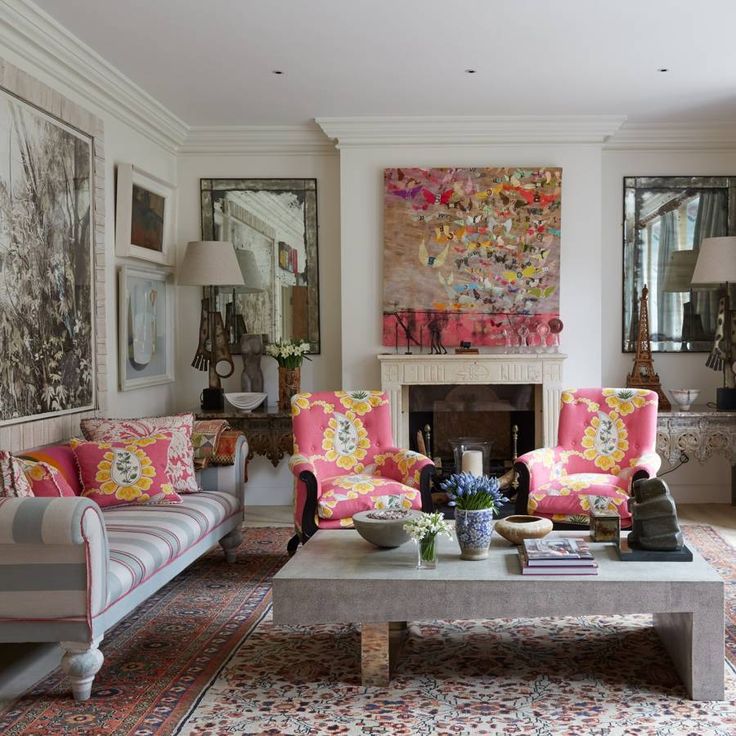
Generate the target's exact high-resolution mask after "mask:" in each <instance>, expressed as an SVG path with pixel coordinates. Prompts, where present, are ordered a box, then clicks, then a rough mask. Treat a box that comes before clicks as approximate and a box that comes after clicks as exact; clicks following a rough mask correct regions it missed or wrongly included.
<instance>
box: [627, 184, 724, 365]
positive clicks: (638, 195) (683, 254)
mask: <svg viewBox="0 0 736 736" xmlns="http://www.w3.org/2000/svg"><path fill="white" fill-rule="evenodd" d="M735 216H736V177H730V176H656V177H654V176H640V177H625V178H624V263H623V351H624V352H627V353H630V352H635V350H636V342H637V335H638V329H639V325H638V303H639V297H640V296H641V292H642V289H643V287H644V286H645V285H646V286H647V287H649V333H650V334H649V337H650V341H651V347H652V350H653V351H657V352H683V351H687V352H707V351H710V349H711V348H712V347H713V340H714V336H715V329H716V321H717V317H718V298H719V294H718V291H717V290H715V289H704V288H702V287H698V288H697V289H693V288H692V287H691V285H690V280H691V277H692V273H693V270H694V268H695V262H696V260H697V257H698V249H699V247H700V243H701V241H702V240H703V239H704V238H710V237H716V236H719V235H732V234H734V233H736V227H735V223H734V217H735ZM732 298H733V295H732Z"/></svg>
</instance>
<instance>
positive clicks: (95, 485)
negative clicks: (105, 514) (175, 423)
mask: <svg viewBox="0 0 736 736" xmlns="http://www.w3.org/2000/svg"><path fill="white" fill-rule="evenodd" d="M171 438H172V436H171V435H170V434H166V433H161V434H155V435H151V436H150V437H140V438H131V439H127V440H120V441H117V442H83V441H81V440H76V439H74V440H72V441H71V446H72V449H73V450H74V454H75V456H76V458H77V463H79V473H80V476H81V478H82V486H83V488H84V491H83V492H82V495H83V496H86V497H87V498H90V499H92V500H93V501H95V502H96V503H97V504H99V505H100V506H101V507H102V508H107V507H110V506H121V505H123V504H144V503H180V502H181V498H180V497H179V495H178V494H177V493H176V492H175V491H174V488H173V485H172V483H171V478H170V477H169V474H168V470H167V465H168V457H169V446H170V445H171Z"/></svg>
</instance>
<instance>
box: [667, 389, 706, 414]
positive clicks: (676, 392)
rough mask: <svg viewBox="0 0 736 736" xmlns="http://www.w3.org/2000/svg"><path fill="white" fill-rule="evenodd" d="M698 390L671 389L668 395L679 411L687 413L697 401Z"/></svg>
mask: <svg viewBox="0 0 736 736" xmlns="http://www.w3.org/2000/svg"><path fill="white" fill-rule="evenodd" d="M699 393H700V389H698V388H671V389H670V395H671V396H672V398H673V399H674V401H675V404H677V408H678V409H679V410H680V411H688V410H689V409H690V407H691V406H692V405H693V404H694V403H695V402H696V401H697V399H698V394H699Z"/></svg>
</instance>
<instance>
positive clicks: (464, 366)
mask: <svg viewBox="0 0 736 736" xmlns="http://www.w3.org/2000/svg"><path fill="white" fill-rule="evenodd" d="M566 357H567V356H566V355H563V354H562V353H481V354H477V355H395V354H385V355H379V356H378V360H379V361H380V362H381V387H382V388H383V390H384V391H388V393H389V398H390V400H391V422H392V428H393V434H394V441H395V442H396V443H397V445H398V446H399V447H409V387H410V386H431V385H442V384H447V385H455V384H483V385H489V384H490V385H493V384H533V385H534V386H535V387H537V391H536V395H537V397H538V398H540V399H541V400H540V401H537V402H536V407H535V411H536V413H537V421H536V425H537V428H538V429H539V438H538V440H539V443H540V445H543V446H545V447H551V446H553V445H554V444H555V443H556V441H557V417H558V414H559V410H560V394H561V392H562V363H563V361H564V360H565V358H566Z"/></svg>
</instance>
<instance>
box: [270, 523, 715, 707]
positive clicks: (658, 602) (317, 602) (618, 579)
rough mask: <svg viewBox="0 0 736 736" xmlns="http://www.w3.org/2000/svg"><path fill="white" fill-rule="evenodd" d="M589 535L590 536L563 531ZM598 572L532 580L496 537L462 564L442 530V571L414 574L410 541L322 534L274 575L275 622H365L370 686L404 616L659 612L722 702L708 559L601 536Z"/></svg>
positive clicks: (687, 669) (697, 674)
mask: <svg viewBox="0 0 736 736" xmlns="http://www.w3.org/2000/svg"><path fill="white" fill-rule="evenodd" d="M563 534H567V535H569V536H578V537H579V536H581V534H580V533H575V532H567V533H563ZM591 548H592V550H593V553H594V555H595V558H596V560H597V561H598V565H599V574H598V575H597V576H595V577H593V576H570V577H543V576H539V577H537V576H522V575H521V574H520V573H519V560H518V555H517V553H516V549H515V548H514V547H511V546H509V544H508V543H507V542H506V541H504V540H502V539H500V538H498V537H497V536H494V541H493V542H492V544H491V550H490V554H489V558H488V559H487V560H482V561H476V562H468V561H463V560H460V556H459V555H460V552H459V549H458V548H457V542H455V541H453V540H448V539H446V538H440V541H439V563H438V566H437V569H436V570H416V569H415V567H414V565H415V564H416V550H415V548H414V545H413V544H411V543H409V544H405V545H403V546H402V547H398V548H396V549H378V548H376V547H373V546H372V545H371V544H369V543H368V542H366V541H365V540H364V539H362V538H361V537H360V536H359V535H358V533H357V532H355V531H351V530H322V531H319V532H317V533H316V534H315V536H314V537H312V539H310V540H309V542H308V543H307V544H306V545H305V546H304V547H303V548H301V549H300V550H299V551H298V553H297V554H296V555H295V556H294V557H293V558H292V559H291V560H290V561H289V562H288V563H287V564H286V565H285V566H284V567H283V568H282V569H281V570H280V571H279V572H278V573H277V574H276V576H275V577H274V579H273V619H274V623H276V624H287V625H309V624H325V623H359V624H360V625H361V639H362V641H361V658H362V659H361V666H362V680H363V684H364V685H377V686H386V685H387V684H388V682H389V677H390V668H391V666H392V660H393V656H392V654H393V653H394V652H393V650H394V647H392V646H391V644H392V643H397V642H398V641H399V640H400V639H401V632H402V629H403V628H404V627H405V624H404V623H403V622H406V621H426V620H435V619H444V620H453V619H493V618H535V617H542V616H545V617H546V616H588V615H591V616H592V615H604V616H605V615H621V614H632V613H651V614H654V626H655V628H656V630H657V632H658V633H659V635H660V637H661V639H662V641H663V642H664V645H665V647H666V648H667V651H668V652H669V654H670V656H671V658H672V660H673V662H674V664H675V667H676V668H677V671H678V672H679V674H680V677H681V678H682V681H683V682H684V684H685V686H686V688H687V690H688V692H689V694H690V697H691V698H692V699H693V700H723V697H724V695H723V689H724V667H723V662H724V613H723V604H724V597H723V596H724V588H723V581H722V580H721V578H720V577H719V576H718V575H717V574H716V572H715V571H714V570H713V569H712V568H711V567H710V566H709V565H708V563H707V562H705V560H704V559H703V558H702V557H701V556H700V555H699V554H698V553H697V552H693V556H694V559H693V561H692V562H621V561H620V560H619V559H618V557H617V554H616V550H615V549H614V547H613V546H611V545H603V544H591Z"/></svg>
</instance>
